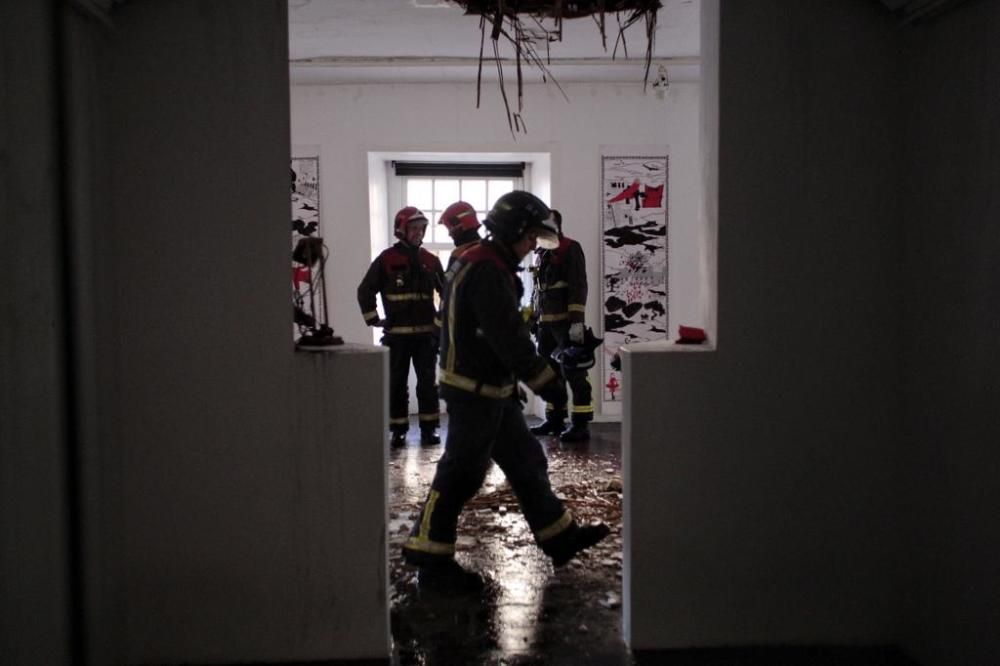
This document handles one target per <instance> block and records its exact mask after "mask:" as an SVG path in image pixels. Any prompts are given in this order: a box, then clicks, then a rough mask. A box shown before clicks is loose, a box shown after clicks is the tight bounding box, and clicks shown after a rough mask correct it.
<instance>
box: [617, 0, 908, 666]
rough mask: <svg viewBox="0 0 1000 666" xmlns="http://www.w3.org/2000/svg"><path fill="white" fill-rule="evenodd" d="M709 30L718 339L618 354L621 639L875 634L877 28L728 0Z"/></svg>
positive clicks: (887, 500) (881, 89) (888, 195)
mask: <svg viewBox="0 0 1000 666" xmlns="http://www.w3.org/2000/svg"><path fill="white" fill-rule="evenodd" d="M720 45H721V46H720V83H719V104H720V107H719V109H720V111H719V131H720V138H719V202H718V336H717V340H716V341H715V343H716V350H715V351H712V352H705V353H685V352H683V351H681V350H677V352H676V353H670V352H666V353H664V352H662V351H659V352H657V351H655V350H648V351H638V350H637V351H635V352H634V356H635V359H634V360H633V361H632V363H631V367H632V368H633V369H634V372H632V373H631V374H630V372H629V369H628V368H626V372H625V374H626V377H627V378H628V380H629V382H630V384H628V385H627V386H626V391H627V392H629V394H630V395H631V396H632V397H631V398H630V400H631V401H632V403H631V412H630V414H629V416H630V417H631V424H630V425H627V426H626V428H627V429H628V428H631V430H630V431H629V436H628V438H629V439H630V446H631V452H630V454H629V458H628V460H629V465H630V467H631V471H632V475H631V476H630V477H629V478H628V479H627V480H626V481H627V482H626V486H627V487H628V488H629V492H631V493H633V498H634V503H633V504H632V505H631V507H632V508H633V509H634V510H633V511H632V512H631V521H632V523H633V528H634V529H632V530H631V532H630V533H631V538H632V544H631V548H632V550H631V552H632V562H633V574H634V576H635V578H634V580H635V581H636V582H635V586H634V587H633V593H634V595H635V597H634V598H633V599H634V601H635V602H636V605H635V606H634V607H633V608H632V609H631V616H630V619H631V622H632V627H633V634H632V638H633V646H634V647H651V648H656V647H660V648H662V647H688V646H692V645H694V646H697V645H710V646H725V645H749V644H788V643H814V644H815V643H842V644H878V643H891V642H893V640H894V638H895V636H896V635H897V630H898V627H897V621H898V610H899V597H898V581H899V579H900V576H899V571H898V568H899V566H900V555H901V554H900V553H899V552H898V543H899V541H900V536H901V531H900V530H901V527H900V526H899V524H898V516H899V510H900V507H901V506H902V505H903V502H902V501H901V499H900V497H899V489H900V486H901V483H902V478H901V477H902V470H900V469H899V468H898V464H897V461H898V460H899V456H900V447H899V443H900V438H899V427H900V406H899V405H900V400H899V396H898V391H897V387H898V373H899V344H900V330H899V321H900V319H899V313H900V308H899V294H900V291H899V271H900V250H899V240H900V230H899V223H898V221H899V204H898V198H897V192H898V188H899V182H900V181H899V176H898V167H899V162H898V149H899V136H900V129H899V127H898V122H897V111H898V107H899V77H898V71H899V70H898V67H897V50H896V42H895V26H894V24H893V21H892V19H891V17H890V16H889V15H888V14H887V13H886V12H885V11H884V9H883V8H882V7H881V6H879V5H878V3H872V2H827V1H826V0H807V1H796V2H788V1H782V0H762V1H760V2H753V3H749V2H739V1H736V0H734V1H732V2H723V3H722V6H721V41H720ZM627 473H628V472H627ZM650 581H655V584H654V585H652V586H650Z"/></svg>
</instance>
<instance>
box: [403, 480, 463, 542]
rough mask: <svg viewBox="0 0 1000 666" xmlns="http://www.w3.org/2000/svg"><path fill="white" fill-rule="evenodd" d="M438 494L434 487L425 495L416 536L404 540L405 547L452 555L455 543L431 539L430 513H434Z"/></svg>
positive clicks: (439, 494)
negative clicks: (425, 502) (425, 499)
mask: <svg viewBox="0 0 1000 666" xmlns="http://www.w3.org/2000/svg"><path fill="white" fill-rule="evenodd" d="M440 496H441V493H439V492H438V491H436V490H434V489H431V492H430V493H429V494H428V495H427V504H425V505H424V516H423V518H422V519H421V520H420V531H418V532H417V535H416V536H411V537H410V538H409V539H408V540H407V541H406V547H407V548H409V549H411V550H419V551H422V552H424V553H433V554H435V555H453V554H454V553H455V544H453V543H441V542H440V541H431V537H430V534H431V514H433V513H434V505H435V504H437V501H438V497H440Z"/></svg>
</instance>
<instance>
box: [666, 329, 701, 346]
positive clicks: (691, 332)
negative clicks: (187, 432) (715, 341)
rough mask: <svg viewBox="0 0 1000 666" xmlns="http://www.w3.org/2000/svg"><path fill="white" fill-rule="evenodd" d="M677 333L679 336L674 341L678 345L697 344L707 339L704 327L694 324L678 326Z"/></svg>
mask: <svg viewBox="0 0 1000 666" xmlns="http://www.w3.org/2000/svg"><path fill="white" fill-rule="evenodd" d="M677 335H678V336H679V337H678V338H677V339H676V340H675V341H674V342H676V343H677V344H679V345H699V344H701V343H702V342H704V341H705V340H707V339H708V336H707V335H705V329H703V328H695V327H694V326H678V327H677Z"/></svg>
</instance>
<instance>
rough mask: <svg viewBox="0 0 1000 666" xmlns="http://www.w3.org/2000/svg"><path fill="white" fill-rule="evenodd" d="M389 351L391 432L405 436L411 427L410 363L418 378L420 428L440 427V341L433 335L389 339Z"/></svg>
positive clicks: (383, 341)
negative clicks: (438, 379) (438, 348)
mask: <svg viewBox="0 0 1000 666" xmlns="http://www.w3.org/2000/svg"><path fill="white" fill-rule="evenodd" d="M382 344H383V345H385V346H386V347H388V348H389V430H390V431H392V432H402V433H405V432H406V431H407V430H408V429H409V426H410V419H409V414H410V396H409V393H410V388H409V385H408V380H409V378H410V362H411V361H412V363H413V370H414V372H415V373H416V375H417V409H418V410H419V420H420V428H421V429H422V430H425V429H434V428H437V427H438V422H439V421H440V415H439V414H438V410H439V406H438V390H437V385H436V384H435V382H436V381H437V340H435V339H434V338H433V337H432V336H430V335H392V336H390V335H386V336H384V337H383V338H382Z"/></svg>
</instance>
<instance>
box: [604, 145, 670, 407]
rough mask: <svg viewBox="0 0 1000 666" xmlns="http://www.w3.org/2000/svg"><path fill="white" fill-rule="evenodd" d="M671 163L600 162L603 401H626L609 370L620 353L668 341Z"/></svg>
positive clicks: (658, 158)
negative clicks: (637, 345) (629, 347)
mask: <svg viewBox="0 0 1000 666" xmlns="http://www.w3.org/2000/svg"><path fill="white" fill-rule="evenodd" d="M668 164H669V159H668V156H667V155H655V156H604V157H603V158H602V164H601V186H602V192H601V200H602V213H601V215H602V217H601V236H602V237H601V241H602V246H601V278H602V279H601V297H602V307H603V312H604V347H603V350H604V355H603V365H602V367H603V377H602V384H603V388H602V396H603V400H604V402H605V403H615V402H620V401H621V400H622V382H621V376H620V372H619V371H618V370H615V369H614V368H613V367H612V366H611V362H612V360H613V359H614V357H615V354H617V353H618V349H619V348H620V347H621V346H622V345H625V344H628V343H630V342H646V341H649V340H664V339H666V338H667V330H668V321H667V316H668V310H667V305H668V298H667V296H668V293H669V291H668V288H667V287H668V285H667V201H668V196H667V195H668V192H669V190H668V189H667V184H668Z"/></svg>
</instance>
